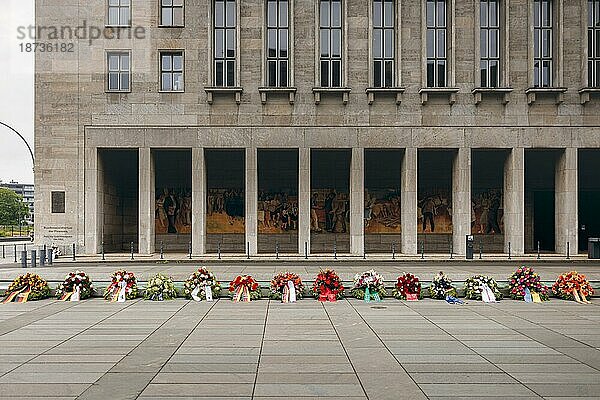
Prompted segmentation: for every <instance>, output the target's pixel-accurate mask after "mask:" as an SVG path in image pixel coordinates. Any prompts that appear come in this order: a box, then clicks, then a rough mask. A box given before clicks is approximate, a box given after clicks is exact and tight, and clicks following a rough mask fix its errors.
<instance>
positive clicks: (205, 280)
mask: <svg viewBox="0 0 600 400" xmlns="http://www.w3.org/2000/svg"><path fill="white" fill-rule="evenodd" d="M219 293H221V284H220V283H219V281H218V280H217V278H215V276H214V275H213V273H212V272H210V271H209V270H207V269H206V268H202V267H200V268H198V271H196V272H194V273H193V274H191V275H190V277H189V278H188V279H187V280H186V281H185V282H184V283H183V294H185V297H186V298H188V299H193V300H195V301H202V300H207V301H212V300H213V298H218V297H219Z"/></svg>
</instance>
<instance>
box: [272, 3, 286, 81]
mask: <svg viewBox="0 0 600 400" xmlns="http://www.w3.org/2000/svg"><path fill="white" fill-rule="evenodd" d="M288 24H289V7H288V0H268V1H267V85H268V86H273V87H287V86H288V85H289V84H288V79H289V78H288V76H289V73H288V68H289V25H288Z"/></svg>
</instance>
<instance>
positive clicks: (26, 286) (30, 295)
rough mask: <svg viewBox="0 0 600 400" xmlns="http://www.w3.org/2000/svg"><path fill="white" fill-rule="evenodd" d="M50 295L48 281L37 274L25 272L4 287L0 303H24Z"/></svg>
mask: <svg viewBox="0 0 600 400" xmlns="http://www.w3.org/2000/svg"><path fill="white" fill-rule="evenodd" d="M48 297H50V287H49V286H48V282H46V281H45V280H43V279H42V278H41V277H40V276H39V275H37V274H30V273H26V274H25V275H21V276H18V277H17V278H16V279H15V280H14V281H12V283H11V284H10V285H9V286H8V289H6V295H5V297H4V300H3V301H2V303H4V304H5V303H10V302H11V301H14V302H16V303H25V302H27V301H28V300H32V301H33V300H41V299H47V298H48Z"/></svg>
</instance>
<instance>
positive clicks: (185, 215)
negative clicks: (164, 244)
mask: <svg viewBox="0 0 600 400" xmlns="http://www.w3.org/2000/svg"><path fill="white" fill-rule="evenodd" d="M179 204H181V209H180V210H179V214H178V215H177V217H178V219H179V221H178V222H179V224H180V225H184V226H190V225H192V196H191V194H190V193H189V192H188V193H186V194H185V196H183V197H182V198H181V200H180V201H179Z"/></svg>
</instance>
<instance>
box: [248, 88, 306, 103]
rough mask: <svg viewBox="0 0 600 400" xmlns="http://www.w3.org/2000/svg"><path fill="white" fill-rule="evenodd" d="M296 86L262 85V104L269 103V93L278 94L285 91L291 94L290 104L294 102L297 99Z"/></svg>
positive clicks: (260, 91) (260, 89)
mask: <svg viewBox="0 0 600 400" xmlns="http://www.w3.org/2000/svg"><path fill="white" fill-rule="evenodd" d="M296 90H297V89H296V87H293V86H289V87H270V86H261V87H259V88H258V92H259V93H260V102H261V103H262V104H267V95H269V94H277V93H283V94H287V95H288V96H289V101H290V104H294V101H295V100H296Z"/></svg>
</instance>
